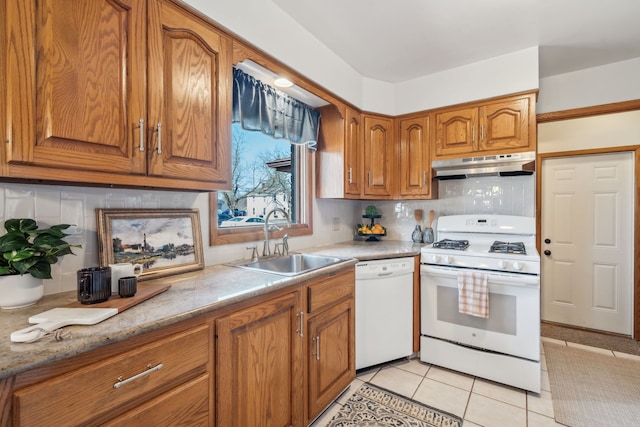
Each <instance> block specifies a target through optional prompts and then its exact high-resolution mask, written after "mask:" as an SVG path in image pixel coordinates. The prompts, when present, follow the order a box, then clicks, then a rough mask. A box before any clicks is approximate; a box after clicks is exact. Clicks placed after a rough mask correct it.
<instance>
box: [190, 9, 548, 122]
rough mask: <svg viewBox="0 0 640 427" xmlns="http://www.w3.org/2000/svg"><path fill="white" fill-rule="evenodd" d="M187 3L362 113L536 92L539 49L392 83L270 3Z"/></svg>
mask: <svg viewBox="0 0 640 427" xmlns="http://www.w3.org/2000/svg"><path fill="white" fill-rule="evenodd" d="M186 3H188V4H189V5H191V6H193V7H194V8H195V9H197V10H199V11H200V12H202V13H204V14H205V15H207V16H208V17H210V18H211V19H212V20H214V21H215V22H217V23H219V24H220V25H222V26H223V27H225V28H227V29H229V30H231V31H232V32H234V33H236V34H238V35H240V36H241V37H242V38H244V39H245V40H247V41H248V42H250V43H251V44H253V45H255V46H257V47H259V48H260V49H262V50H264V51H265V52H267V53H268V54H269V55H271V56H273V57H275V58H277V59H279V60H280V61H282V62H284V63H285V64H287V65H288V66H290V67H291V68H293V69H294V70H296V71H298V72H300V73H301V74H303V75H305V76H306V77H308V78H310V79H311V80H313V81H314V82H316V83H319V84H320V85H322V86H324V87H326V88H327V89H329V90H330V91H332V92H333V93H334V94H336V95H338V96H340V97H342V98H344V99H345V100H347V101H349V102H351V103H352V104H354V105H355V106H357V107H359V108H361V109H362V110H364V111H369V112H375V113H381V114H388V115H399V114H404V113H409V112H414V111H420V110H426V109H430V108H435V107H440V106H443V105H453V104H457V103H461V102H466V101H473V100H477V99H483V98H490V97H494V96H499V95H505V94H510V93H515V92H522V91H526V90H533V89H537V88H538V48H537V47H532V48H529V49H524V50H521V51H518V52H513V53H510V54H507V55H502V56H499V57H496V58H491V59H488V60H485V61H480V62H476V63H473V64H469V65H466V66H463V67H459V68H456V69H453V70H447V71H446V72H442V73H436V74H433V75H430V76H425V77H421V78H418V79H414V80H411V81H408V82H404V83H400V84H395V85H394V84H391V83H387V82H382V81H378V80H373V79H369V78H364V77H363V76H361V75H360V74H359V73H358V72H356V71H355V70H354V69H353V68H351V67H350V66H349V65H348V64H347V63H346V62H344V61H343V60H342V59H341V58H340V57H338V56H337V55H336V54H334V53H333V52H332V51H330V50H329V49H328V48H327V47H326V46H324V45H323V44H321V43H320V42H319V41H318V40H317V39H316V38H315V37H314V36H312V35H311V34H310V33H309V32H308V31H307V30H305V29H304V28H302V27H301V26H300V25H299V24H298V23H297V22H295V21H294V20H293V19H291V17H290V16H289V15H287V14H286V13H284V12H283V11H282V9H280V8H278V7H277V6H276V5H275V4H274V3H272V2H270V1H261V0H215V1H210V0H186ZM247 10H251V11H252V12H251V13H247Z"/></svg>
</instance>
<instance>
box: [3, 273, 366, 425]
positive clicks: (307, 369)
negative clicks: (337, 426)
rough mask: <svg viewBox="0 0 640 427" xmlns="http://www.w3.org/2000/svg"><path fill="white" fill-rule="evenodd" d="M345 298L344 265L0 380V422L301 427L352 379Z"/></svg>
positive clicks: (349, 287)
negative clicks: (264, 293) (231, 304)
mask: <svg viewBox="0 0 640 427" xmlns="http://www.w3.org/2000/svg"><path fill="white" fill-rule="evenodd" d="M354 297H355V271H354V269H353V267H349V268H346V269H343V270H340V271H338V272H332V273H327V274H324V275H321V276H319V277H317V278H315V279H313V280H310V281H307V282H303V283H300V284H299V285H297V286H296V285H294V286H291V287H290V288H287V289H284V290H279V291H274V293H272V294H266V295H261V296H258V297H255V298H254V299H252V300H248V301H243V302H240V303H238V304H237V305H234V306H228V307H225V308H224V309H222V311H220V312H219V313H216V312H212V313H211V314H207V315H203V316H201V317H198V318H193V319H190V320H187V321H184V322H182V323H178V324H175V325H172V326H168V327H165V328H163V329H159V330H156V331H152V332H149V333H147V334H144V335H140V336H139V337H135V338H131V339H130V340H126V341H123V342H120V343H116V344H112V345H110V346H106V347H102V348H100V349H96V350H91V351H89V352H87V353H84V354H81V355H78V356H76V357H73V358H69V359H64V360H61V361H58V362H54V363H52V364H50V365H46V366H43V367H39V368H36V369H34V370H33V371H28V372H25V373H23V374H19V375H17V376H15V377H8V378H5V379H2V380H0V409H2V411H1V413H0V415H1V416H0V426H2V427H6V426H9V427H11V426H13V427H17V426H21V427H22V426H53V425H55V426H65V427H66V426H89V425H101V426H102V425H105V426H147V425H148V426H154V427H157V426H167V427H169V426H190V427H191V426H214V425H217V426H220V427H231V426H238V427H258V426H259V427H271V426H274V427H283V426H296V427H302V426H305V425H308V424H310V423H311V421H313V419H315V418H316V417H317V416H318V415H319V414H320V413H321V412H322V411H323V410H324V409H325V408H326V407H328V406H329V405H330V404H331V402H332V401H333V400H334V399H335V398H336V397H337V396H338V395H339V394H340V393H341V392H342V391H343V390H344V389H345V388H346V387H348V386H349V384H350V383H351V382H352V381H353V379H354V378H355V312H354V310H355V309H354V307H355V300H354ZM214 337H215V341H214Z"/></svg>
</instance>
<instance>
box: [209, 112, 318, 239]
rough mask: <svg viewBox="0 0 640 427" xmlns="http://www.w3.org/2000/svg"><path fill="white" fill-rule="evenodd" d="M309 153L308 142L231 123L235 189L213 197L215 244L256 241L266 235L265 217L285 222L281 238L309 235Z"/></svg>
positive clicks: (213, 236)
mask: <svg viewBox="0 0 640 427" xmlns="http://www.w3.org/2000/svg"><path fill="white" fill-rule="evenodd" d="M311 155H312V154H311V152H310V150H309V149H308V148H307V146H306V145H295V144H291V143H290V142H289V141H288V140H285V139H273V138H271V137H270V136H268V135H265V134H263V133H261V132H257V131H247V130H244V129H242V127H241V126H240V125H239V124H237V123H234V124H233V125H232V162H231V164H232V183H231V185H232V189H231V191H227V192H222V191H219V192H215V193H212V195H211V197H210V212H211V215H212V217H211V218H210V229H211V244H212V245H220V244H228V243H240V242H247V241H257V240H262V239H263V238H264V229H263V226H264V218H265V216H266V215H267V213H268V212H269V211H271V210H272V209H274V208H282V209H283V210H284V211H285V212H287V213H288V214H289V217H290V220H291V227H290V228H287V227H286V218H285V217H284V216H283V215H282V214H281V213H280V212H274V214H273V215H272V216H271V217H270V218H269V222H270V223H275V224H277V223H280V224H281V225H284V227H282V228H283V231H281V232H274V233H273V234H272V235H273V236H275V237H278V236H279V235H280V234H284V233H287V234H289V236H295V235H303V234H311V232H312V231H311V227H310V224H311V176H310V160H311Z"/></svg>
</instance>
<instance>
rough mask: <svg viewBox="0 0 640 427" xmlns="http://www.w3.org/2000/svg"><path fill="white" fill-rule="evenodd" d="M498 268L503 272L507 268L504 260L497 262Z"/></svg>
mask: <svg viewBox="0 0 640 427" xmlns="http://www.w3.org/2000/svg"><path fill="white" fill-rule="evenodd" d="M498 268H500V269H502V270H505V269H506V268H507V263H506V262H505V260H503V259H501V260H498Z"/></svg>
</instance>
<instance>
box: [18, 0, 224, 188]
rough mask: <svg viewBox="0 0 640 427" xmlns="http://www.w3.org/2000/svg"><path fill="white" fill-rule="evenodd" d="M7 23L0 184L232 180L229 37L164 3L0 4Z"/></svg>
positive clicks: (203, 184) (194, 184) (50, 0)
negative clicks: (0, 176)
mask: <svg viewBox="0 0 640 427" xmlns="http://www.w3.org/2000/svg"><path fill="white" fill-rule="evenodd" d="M6 23H7V31H8V34H9V37H8V38H7V40H8V42H7V44H6V49H7V62H8V64H7V65H8V66H7V70H8V73H7V74H8V76H7V88H8V89H7V98H8V99H7V104H8V105H10V107H9V108H10V109H9V119H8V128H9V130H8V131H7V142H8V144H7V146H8V150H7V158H6V161H7V162H8V166H7V172H6V175H8V176H10V177H14V178H34V179H43V180H51V181H61V182H64V181H73V182H77V183H94V184H115V185H126V186H155V187H167V188H184V189H199V190H207V189H216V188H218V187H220V186H221V185H222V184H225V183H226V182H227V181H229V180H230V177H229V175H230V166H229V164H230V149H229V147H228V146H229V145H230V141H231V139H230V129H231V121H230V110H231V90H230V87H229V86H230V82H231V70H232V64H231V40H230V39H228V38H226V37H224V36H222V35H221V34H219V33H217V32H216V31H214V30H213V28H212V27H210V26H208V25H206V24H205V23H204V21H201V20H200V19H199V18H197V17H195V16H193V15H190V14H189V13H188V12H186V11H185V10H183V9H181V8H179V7H177V6H176V5H175V4H174V3H171V2H170V1H168V0H148V1H142V0H139V1H138V0H94V1H90V2H83V1H75V2H74V1H61V0H41V1H34V0H7V2H6ZM31 77H33V78H31ZM159 143H161V144H162V145H161V147H160V146H159ZM159 148H161V150H160V149H159ZM227 157H228V158H227ZM69 172H72V173H69ZM151 176H154V177H153V178H152V177H151ZM167 178H171V179H167ZM175 178H178V179H179V181H176V179H175Z"/></svg>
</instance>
